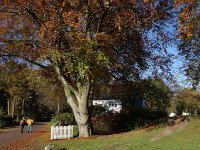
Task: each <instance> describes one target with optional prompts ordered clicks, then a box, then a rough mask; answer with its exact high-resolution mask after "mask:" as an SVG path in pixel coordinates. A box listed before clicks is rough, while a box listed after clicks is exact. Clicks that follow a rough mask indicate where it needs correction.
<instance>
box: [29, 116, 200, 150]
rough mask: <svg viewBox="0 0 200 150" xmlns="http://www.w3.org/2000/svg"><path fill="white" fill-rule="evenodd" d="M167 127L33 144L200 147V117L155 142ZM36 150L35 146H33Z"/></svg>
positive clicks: (139, 149)
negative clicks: (155, 138)
mask: <svg viewBox="0 0 200 150" xmlns="http://www.w3.org/2000/svg"><path fill="white" fill-rule="evenodd" d="M164 130H166V127H164V126H163V125H161V124H159V125H156V126H153V127H151V128H148V129H138V130H135V131H131V132H125V133H120V134H113V135H106V136H97V137H91V138H86V139H79V138H74V139H70V140H54V141H51V142H45V140H44V139H46V138H47V137H49V134H48V135H43V136H42V137H40V138H38V139H35V140H34V141H32V143H31V144H30V146H29V147H32V146H33V145H34V143H35V142H37V143H38V144H37V146H38V148H37V149H41V150H42V149H44V147H45V145H47V144H55V145H57V146H58V147H59V149H63V150H199V149H200V117H192V118H190V121H189V122H188V123H187V124H186V125H184V126H183V127H182V128H181V129H180V130H176V131H173V132H172V134H170V135H168V136H165V137H160V138H159V139H157V140H155V141H152V139H153V138H154V137H156V136H157V135H159V134H160V133H162V132H163V131H164ZM31 145H32V146H31ZM33 149H34V148H33Z"/></svg>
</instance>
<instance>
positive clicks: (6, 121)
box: [0, 115, 14, 128]
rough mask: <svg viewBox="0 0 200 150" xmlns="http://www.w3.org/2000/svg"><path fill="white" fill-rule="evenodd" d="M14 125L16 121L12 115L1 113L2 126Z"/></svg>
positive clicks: (0, 126) (0, 121) (0, 125)
mask: <svg viewBox="0 0 200 150" xmlns="http://www.w3.org/2000/svg"><path fill="white" fill-rule="evenodd" d="M13 125H14V121H13V118H12V117H11V116H8V115H1V117H0V128H4V127H9V126H13Z"/></svg>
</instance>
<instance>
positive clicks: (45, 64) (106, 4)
mask: <svg viewBox="0 0 200 150" xmlns="http://www.w3.org/2000/svg"><path fill="white" fill-rule="evenodd" d="M168 4H170V3H168V2H163V0H156V1H135V0H128V1H125V0H123V1H121V0H108V1H103V0H94V1H91V0H84V1H78V0H75V1H70V0H67V1H66V0H59V1H57V0H35V1H26V0H16V1H12V0H5V1H2V2H1V5H0V11H1V14H0V20H1V35H2V36H1V37H0V38H1V40H0V42H1V51H0V56H2V57H3V58H5V57H15V58H17V60H19V61H21V62H22V61H27V62H29V63H32V64H34V65H37V66H39V67H41V68H43V69H44V70H47V71H46V72H47V73H49V74H51V75H52V77H57V78H58V79H59V80H60V82H61V84H62V87H63V89H64V92H65V96H66V98H67V102H68V103H69V105H70V107H71V108H72V110H73V113H74V115H75V119H76V122H77V124H78V127H79V136H80V137H87V136H89V135H90V119H89V117H90V116H89V112H88V102H89V101H88V100H89V94H90V90H91V87H92V84H93V83H94V81H96V80H97V79H98V81H99V82H100V81H101V79H102V77H105V76H106V78H107V79H113V77H114V78H120V79H123V78H129V79H137V78H139V76H140V73H141V72H142V71H143V70H145V69H147V67H148V65H150V64H149V63H148V61H150V60H151V61H152V62H157V63H155V64H159V65H160V66H164V64H167V61H165V58H164V57H160V58H158V56H159V55H157V57H151V56H152V51H151V50H150V49H145V46H147V45H145V43H144V42H145V38H144V37H143V33H144V32H145V31H146V30H149V29H150V28H151V27H152V25H153V22H154V21H157V22H159V20H164V19H166V18H167V16H168V15H169V12H168V10H169V7H168ZM148 46H150V44H149V45H148ZM154 46H155V45H154ZM158 53H159V54H162V53H165V51H164V50H163V51H162V52H159V51H158ZM154 54H155V53H154ZM166 59H167V58H166ZM158 62H159V63H158ZM111 74H112V77H111V76H110V75H111ZM108 76H110V78H109V77H108Z"/></svg>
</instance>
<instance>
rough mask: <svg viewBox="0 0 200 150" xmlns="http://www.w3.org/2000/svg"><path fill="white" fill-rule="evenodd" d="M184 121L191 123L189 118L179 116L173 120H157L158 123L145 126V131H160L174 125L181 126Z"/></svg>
mask: <svg viewBox="0 0 200 150" xmlns="http://www.w3.org/2000/svg"><path fill="white" fill-rule="evenodd" d="M184 121H190V120H189V117H188V116H177V117H173V118H168V117H167V118H163V119H159V120H156V121H154V122H152V123H150V124H148V125H147V126H145V127H144V128H143V129H146V131H148V132H150V131H153V130H158V129H160V128H163V127H167V126H174V125H176V124H180V123H182V122H184Z"/></svg>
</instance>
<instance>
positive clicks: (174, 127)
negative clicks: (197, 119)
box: [150, 117, 189, 141]
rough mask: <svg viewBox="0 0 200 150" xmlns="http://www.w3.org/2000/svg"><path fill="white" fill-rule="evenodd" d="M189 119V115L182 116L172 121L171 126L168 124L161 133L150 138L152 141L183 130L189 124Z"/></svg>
mask: <svg viewBox="0 0 200 150" xmlns="http://www.w3.org/2000/svg"><path fill="white" fill-rule="evenodd" d="M188 120H189V119H188V117H180V118H177V119H175V120H173V121H171V122H170V124H169V126H167V127H166V129H165V130H164V131H162V132H161V133H159V134H158V135H156V136H155V137H153V138H152V139H150V141H156V140H159V139H161V138H163V137H166V136H169V135H171V134H173V133H174V132H177V131H181V130H182V129H183V128H184V126H185V125H186V124H187V122H188Z"/></svg>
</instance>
